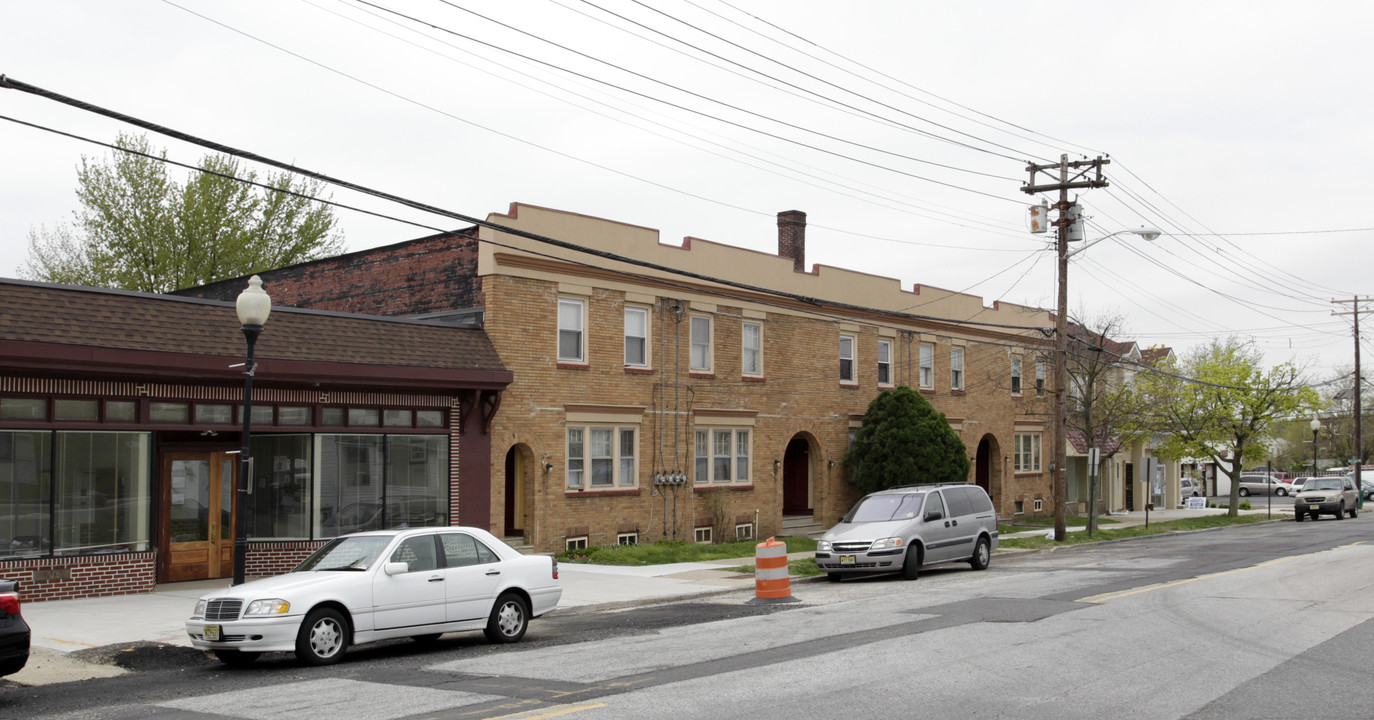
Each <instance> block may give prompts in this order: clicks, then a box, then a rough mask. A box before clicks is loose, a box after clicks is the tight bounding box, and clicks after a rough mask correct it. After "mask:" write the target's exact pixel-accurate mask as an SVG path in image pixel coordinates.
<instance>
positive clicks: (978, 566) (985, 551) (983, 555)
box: [968, 537, 992, 570]
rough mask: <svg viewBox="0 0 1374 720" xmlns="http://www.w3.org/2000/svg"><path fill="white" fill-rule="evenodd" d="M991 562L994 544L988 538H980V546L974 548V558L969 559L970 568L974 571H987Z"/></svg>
mask: <svg viewBox="0 0 1374 720" xmlns="http://www.w3.org/2000/svg"><path fill="white" fill-rule="evenodd" d="M991 561H992V543H991V542H989V541H988V539H987V538H982V537H980V538H978V545H976V546H975V547H974V548H973V557H971V558H969V559H968V564H969V566H971V567H972V568H973V569H974V570H987V569H988V563H990V562H991Z"/></svg>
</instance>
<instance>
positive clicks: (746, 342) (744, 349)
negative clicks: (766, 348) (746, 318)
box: [740, 323, 763, 375]
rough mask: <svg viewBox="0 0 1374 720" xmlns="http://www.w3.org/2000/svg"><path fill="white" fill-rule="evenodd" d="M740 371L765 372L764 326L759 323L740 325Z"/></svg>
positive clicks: (756, 373)
mask: <svg viewBox="0 0 1374 720" xmlns="http://www.w3.org/2000/svg"><path fill="white" fill-rule="evenodd" d="M740 372H742V373H744V374H745V375H762V374H763V326H761V325H759V324H758V323H744V324H743V325H740Z"/></svg>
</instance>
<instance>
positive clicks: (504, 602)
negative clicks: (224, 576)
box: [186, 527, 563, 665]
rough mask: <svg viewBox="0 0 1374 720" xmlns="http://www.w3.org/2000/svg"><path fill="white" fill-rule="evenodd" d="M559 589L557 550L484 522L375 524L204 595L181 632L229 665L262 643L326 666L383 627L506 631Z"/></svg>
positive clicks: (512, 631)
mask: <svg viewBox="0 0 1374 720" xmlns="http://www.w3.org/2000/svg"><path fill="white" fill-rule="evenodd" d="M562 594H563V589H562V587H561V586H560V585H559V584H558V560H557V559H555V558H551V557H544V556H533V555H521V554H520V553H518V552H516V551H515V550H513V549H512V548H511V547H510V546H509V545H506V544H505V543H503V542H501V541H500V540H498V539H497V538H496V537H495V536H493V535H492V534H491V533H489V532H487V531H485V530H480V529H477V528H468V527H427V528H413V529H403V530H382V531H375V532H366V533H356V534H353V535H345V536H342V537H338V538H334V539H333V540H330V541H329V543H327V544H326V545H325V546H324V547H321V548H320V549H319V550H316V551H315V552H314V553H313V554H312V555H311V556H310V557H308V558H306V559H305V561H304V562H302V563H301V564H300V565H298V566H297V567H296V569H294V570H292V571H291V572H289V573H286V574H285V575H278V576H276V577H270V578H264V579H262V580H254V581H253V582H247V583H244V584H242V585H236V586H233V587H229V588H225V589H223V590H218V591H216V592H213V593H210V594H209V595H206V596H204V597H202V598H201V599H200V600H199V601H197V602H196V608H195V611H194V612H193V613H192V615H191V618H190V619H189V620H187V621H186V632H187V633H188V634H189V635H190V636H191V644H192V645H193V646H195V647H197V648H200V649H202V650H213V651H214V653H215V655H216V656H217V657H218V658H219V659H220V660H222V661H224V662H226V663H229V664H231V665H241V664H247V663H251V662H253V661H254V660H256V659H257V658H258V655H259V654H261V653H264V652H294V653H295V654H296V657H298V658H299V659H300V660H301V662H304V663H306V664H308V665H327V664H329V663H334V662H338V661H339V660H340V659H342V658H343V655H344V652H345V651H346V650H347V649H348V647H349V646H351V645H361V644H363V643H366V642H372V641H374V640H384V639H387V638H397V637H411V638H415V639H416V640H420V641H433V640H436V639H438V637H439V636H440V635H441V634H443V633H446V632H457V631H462V630H483V631H485V632H486V636H487V639H488V640H490V641H491V642H498V643H511V642H516V641H518V640H520V638H522V637H524V635H525V630H526V628H527V627H528V626H529V621H530V619H531V618H536V617H539V616H540V615H543V614H545V613H547V612H550V611H552V610H553V609H554V608H555V607H557V605H558V600H559V598H560V597H562Z"/></svg>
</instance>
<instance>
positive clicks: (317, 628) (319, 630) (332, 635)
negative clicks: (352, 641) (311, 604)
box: [296, 608, 348, 665]
mask: <svg viewBox="0 0 1374 720" xmlns="http://www.w3.org/2000/svg"><path fill="white" fill-rule="evenodd" d="M347 648H348V624H347V623H346V622H344V617H343V615H342V614H341V613H340V612H339V611H338V610H335V609H333V608H320V609H318V610H315V611H314V612H312V613H310V614H309V615H306V616H305V622H303V623H301V629H300V632H298V633H296V658H297V659H299V660H300V661H301V662H303V663H305V664H306V665H332V664H334V663H336V662H338V661H340V660H342V659H343V656H344V650H346V649H347Z"/></svg>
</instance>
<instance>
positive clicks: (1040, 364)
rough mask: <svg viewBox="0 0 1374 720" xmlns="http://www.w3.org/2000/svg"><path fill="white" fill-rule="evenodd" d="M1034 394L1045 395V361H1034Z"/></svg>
mask: <svg viewBox="0 0 1374 720" xmlns="http://www.w3.org/2000/svg"><path fill="white" fill-rule="evenodd" d="M1035 394H1036V395H1044V394H1045V361H1044V360H1036V361H1035Z"/></svg>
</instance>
